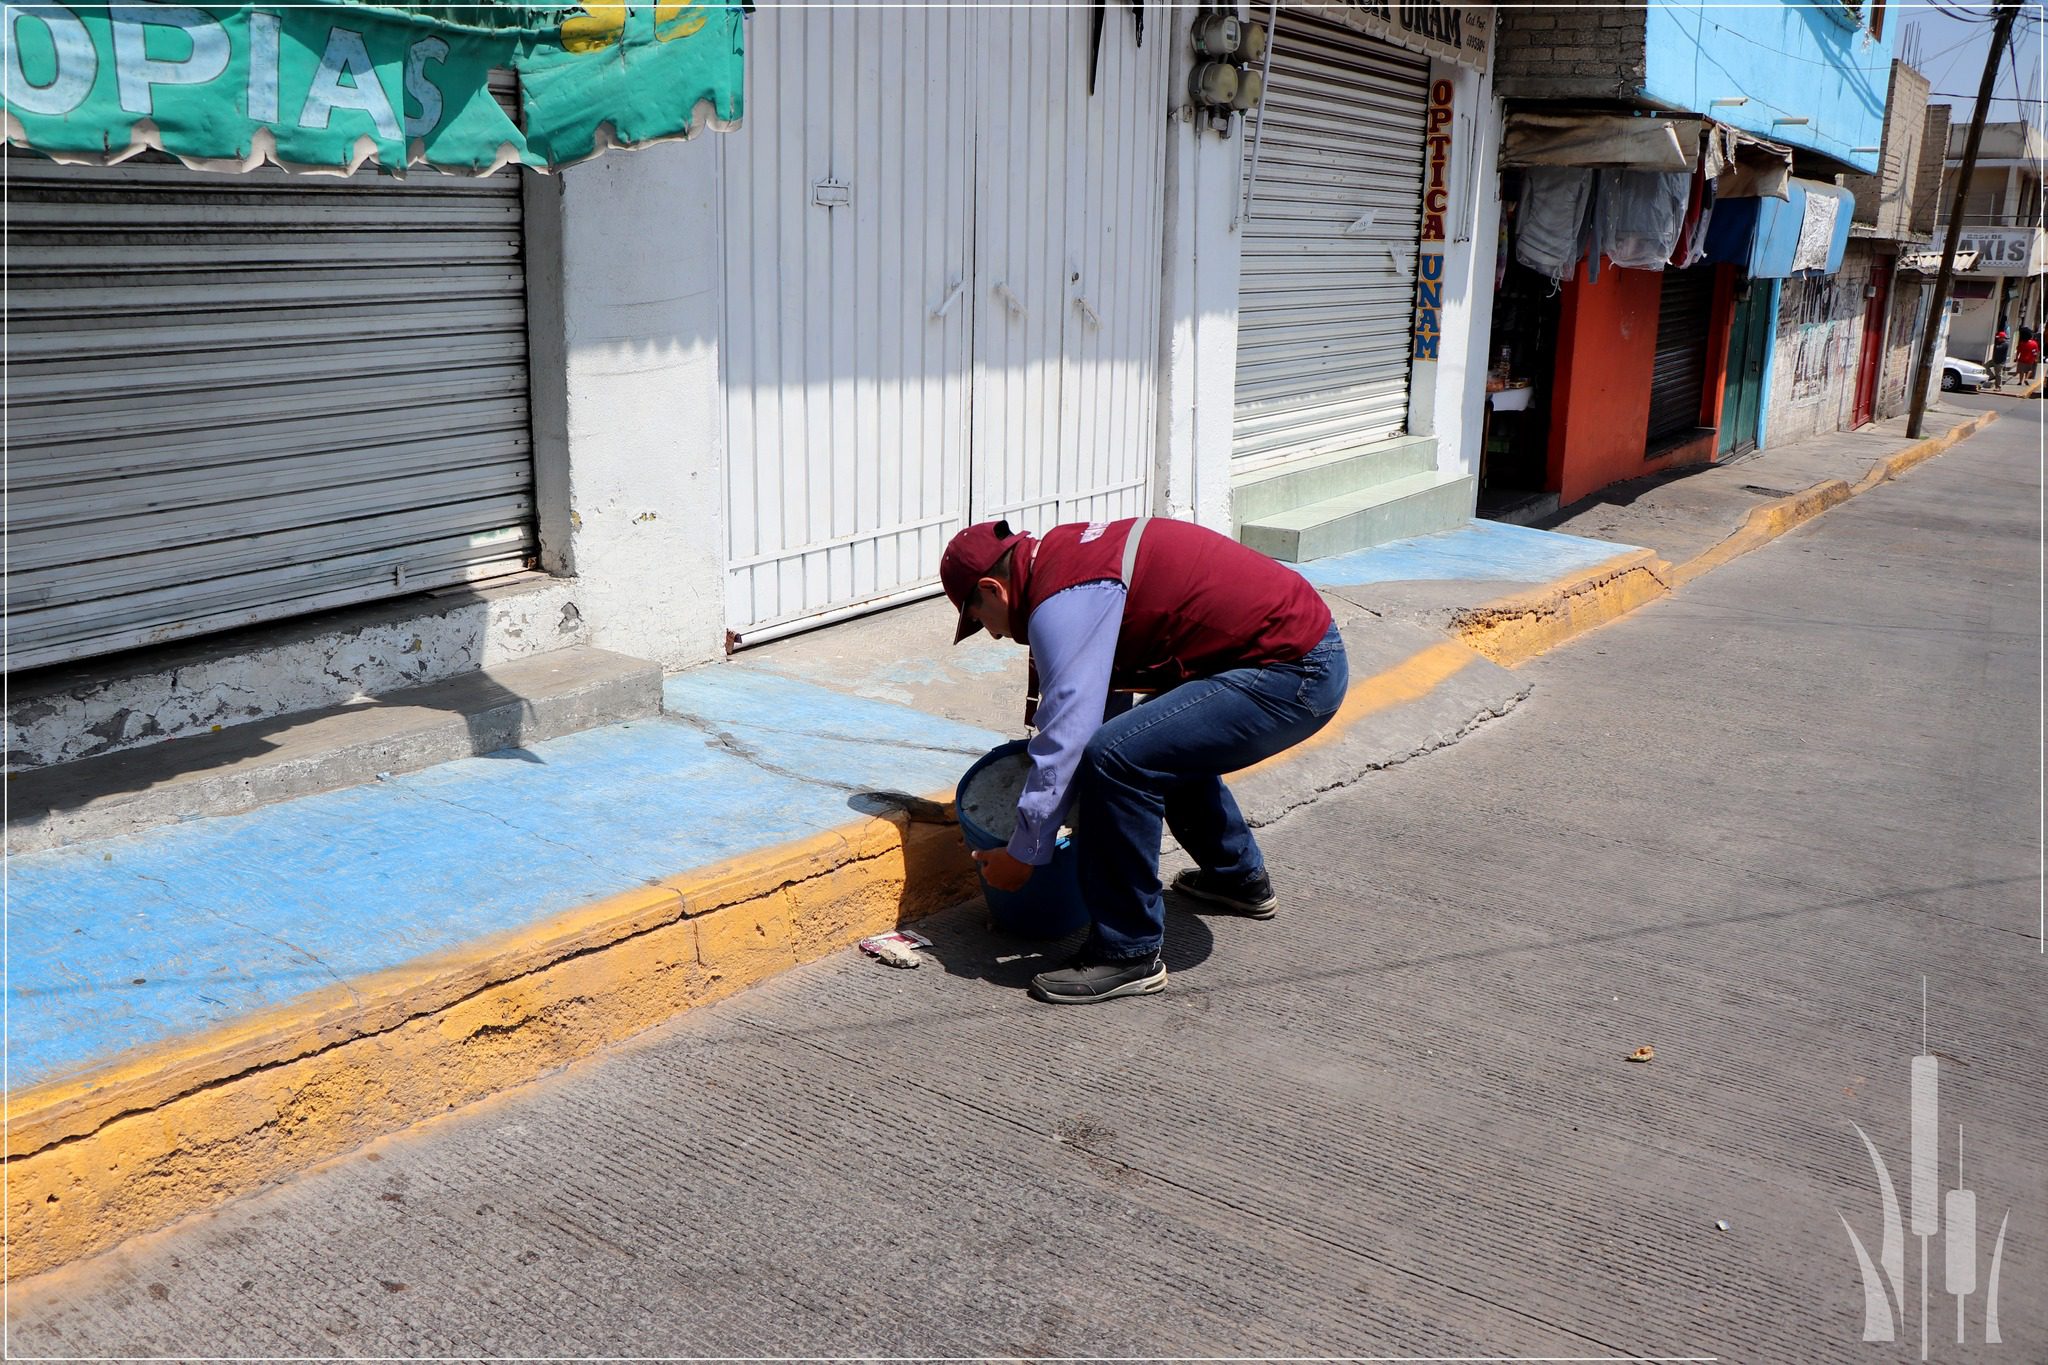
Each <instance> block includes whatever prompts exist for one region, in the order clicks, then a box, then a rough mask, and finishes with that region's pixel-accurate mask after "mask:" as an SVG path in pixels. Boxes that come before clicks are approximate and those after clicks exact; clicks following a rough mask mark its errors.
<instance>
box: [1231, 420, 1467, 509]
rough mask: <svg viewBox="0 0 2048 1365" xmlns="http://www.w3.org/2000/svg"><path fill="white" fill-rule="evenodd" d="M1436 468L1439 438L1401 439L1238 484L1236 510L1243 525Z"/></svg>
mask: <svg viewBox="0 0 2048 1365" xmlns="http://www.w3.org/2000/svg"><path fill="white" fill-rule="evenodd" d="M1434 468H1436V439H1435V438H1434V437H1430V436H1399V437H1396V438H1395V439H1393V440H1391V441H1375V442H1374V443H1373V444H1371V445H1366V446H1354V447H1352V448H1350V449H1347V450H1334V451H1324V452H1322V453H1321V454H1317V455H1310V456H1306V457H1304V458H1302V459H1298V460H1290V461H1288V462H1287V463H1286V464H1282V465H1275V466H1273V467H1272V468H1271V469H1262V470H1260V471H1259V472H1258V473H1256V474H1249V475H1246V476H1244V477H1243V478H1241V479H1236V480H1233V481H1232V484H1231V490H1230V500H1231V510H1232V512H1233V514H1234V515H1235V516H1236V518H1237V523H1238V525H1240V526H1242V525H1244V524H1245V523H1247V522H1263V521H1266V520H1267V519H1268V518H1270V517H1272V516H1274V515H1276V514H1278V513H1281V512H1286V511H1289V510H1291V509H1293V508H1296V507H1306V506H1307V505H1308V504H1309V503H1312V502H1323V501H1326V500H1327V499H1330V498H1339V497H1342V496H1344V495H1345V494H1346V493H1357V492H1361V491H1363V490H1364V489H1367V488H1371V487H1372V486H1373V485H1375V484H1382V483H1392V482H1393V481H1394V480H1395V479H1405V478H1407V477H1408V476H1409V475H1411V474H1421V473H1424V472H1426V471H1428V470H1431V469H1434Z"/></svg>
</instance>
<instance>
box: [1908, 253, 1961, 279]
mask: <svg viewBox="0 0 2048 1365" xmlns="http://www.w3.org/2000/svg"><path fill="white" fill-rule="evenodd" d="M1976 268H1977V253H1976V252H1974V251H1958V252H1957V253H1956V274H1958V275H1967V274H1969V273H1970V272H1971V271H1973V270H1975V269H1976ZM1899 269H1901V270H1911V271H1914V272H1916V273H1918V274H1921V275H1933V274H1937V273H1939V272H1940V270H1941V253H1940V252H1939V251H1908V252H1905V253H1903V254H1901V255H1900V257H1899Z"/></svg>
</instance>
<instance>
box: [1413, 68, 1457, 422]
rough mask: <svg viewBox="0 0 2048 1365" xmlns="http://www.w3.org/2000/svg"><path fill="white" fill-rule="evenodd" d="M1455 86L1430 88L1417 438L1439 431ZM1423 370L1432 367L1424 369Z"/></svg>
mask: <svg viewBox="0 0 2048 1365" xmlns="http://www.w3.org/2000/svg"><path fill="white" fill-rule="evenodd" d="M1451 95H1452V91H1451V83H1450V81H1449V80H1448V79H1446V78H1444V77H1441V76H1439V77H1438V78H1437V79H1435V80H1434V81H1431V82H1430V86H1429V121H1428V123H1427V124H1426V125H1425V131H1426V144H1427V146H1428V148H1429V162H1428V168H1427V174H1426V176H1425V178H1424V180H1423V182H1422V235H1421V241H1420V242H1419V244H1418V245H1417V247H1416V251H1415V344H1414V346H1413V347H1412V348H1411V350H1410V351H1409V356H1410V359H1411V361H1412V362H1413V363H1412V368H1411V370H1410V373H1409V379H1408V383H1409V392H1410V394H1412V395H1413V397H1412V398H1411V400H1410V404H1409V407H1410V412H1411V418H1410V421H1409V424H1408V429H1409V430H1410V431H1412V432H1415V433H1416V434H1418V435H1423V434H1427V433H1429V432H1432V431H1434V430H1435V429H1436V413H1435V408H1436V362H1437V358H1438V357H1437V353H1438V351H1439V350H1440V349H1441V347H1442V344H1443V315H1444V242H1445V239H1446V238H1447V237H1448V236H1449V233H1448V232H1447V231H1446V230H1445V227H1444V220H1445V219H1446V218H1447V217H1449V215H1450V208H1451V190H1450V185H1451V175H1450V172H1451ZM1424 365H1427V366H1429V368H1428V369H1426V370H1425V369H1423V368H1422V367H1423V366H1424Z"/></svg>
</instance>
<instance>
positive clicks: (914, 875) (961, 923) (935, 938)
mask: <svg viewBox="0 0 2048 1365" xmlns="http://www.w3.org/2000/svg"><path fill="white" fill-rule="evenodd" d="M846 804H847V805H848V806H850V807H852V808H853V809H854V810H856V811H859V812H860V813H861V814H863V815H877V816H885V817H886V816H891V815H901V816H903V817H905V818H906V819H908V820H909V821H911V822H913V823H920V824H936V825H946V826H953V825H954V824H955V822H954V816H953V813H952V811H951V810H949V809H948V808H947V807H946V806H945V805H943V804H942V803H940V802H937V801H933V800H930V799H928V798H925V797H919V796H913V795H910V794H909V793H906V792H898V791H880V790H876V791H862V792H857V793H855V794H854V796H853V797H852V798H851V799H850V800H848V801H847V803H846ZM955 833H956V834H957V833H958V830H957V826H956V827H955ZM959 856H960V860H961V864H962V867H963V868H964V867H966V866H967V865H968V858H969V854H968V852H967V845H966V842H965V841H964V840H962V841H960V844H959ZM1185 861H1186V857H1185V855H1184V854H1181V853H1180V852H1179V849H1178V847H1177V846H1174V847H1170V849H1169V857H1168V859H1167V860H1166V861H1164V862H1162V865H1161V868H1160V871H1161V873H1162V874H1163V876H1164V878H1165V880H1166V881H1167V882H1168V883H1169V884H1170V883H1171V881H1172V876H1173V871H1174V864H1175V863H1176V862H1185ZM925 872H926V874H927V875H929V872H930V868H929V866H928V865H927V867H926V868H925ZM918 881H919V876H918V871H917V869H911V870H910V873H909V877H908V879H907V880H906V882H905V885H904V888H903V902H904V913H903V914H902V915H901V916H900V917H899V918H898V921H897V923H898V924H899V925H900V926H901V927H903V928H906V929H915V930H916V931H917V932H918V933H920V934H923V935H924V936H925V937H926V938H928V939H930V940H931V941H932V955H933V956H935V957H936V958H938V960H939V962H940V963H941V964H942V965H943V966H944V967H945V969H946V971H947V973H948V974H949V975H952V976H958V977H965V978H968V979H971V980H978V981H986V982H988V983H989V984H991V985H995V986H1007V987H1014V988H1015V989H1018V990H1022V989H1024V988H1025V987H1026V986H1028V985H1030V984H1031V978H1032V977H1034V976H1036V975H1038V974H1039V973H1040V972H1047V971H1054V970H1056V969H1058V968H1060V967H1064V966H1066V965H1067V963H1068V961H1069V960H1070V959H1072V957H1073V956H1074V954H1075V953H1077V952H1079V951H1080V949H1081V944H1082V943H1083V942H1084V941H1085V940H1086V938H1087V936H1088V931H1087V930H1086V929H1085V928H1084V929H1077V930H1075V931H1074V932H1072V933H1069V934H1062V935H1059V936H1056V937H1052V938H1046V937H1042V936H1031V935H1029V934H1025V933H1019V932H1006V931H1005V930H1003V929H998V928H997V927H996V926H995V925H994V923H993V921H992V920H991V917H990V915H989V909H988V904H987V902H986V901H984V900H983V899H982V898H981V896H980V895H979V894H975V895H972V896H970V897H969V898H968V899H967V900H965V901H961V902H960V903H958V904H956V905H953V906H950V907H948V908H947V909H944V910H940V911H937V912H935V913H931V914H924V915H919V914H914V913H911V911H910V907H911V906H913V905H917V906H924V907H929V906H930V905H931V903H932V895H931V891H930V888H929V887H925V886H920V885H918V884H917V883H918ZM948 885H949V886H951V885H952V883H951V882H950V881H949V882H948ZM1165 895H1166V945H1165V947H1164V948H1163V949H1162V950H1161V956H1163V957H1164V958H1165V959H1166V969H1167V971H1168V972H1181V971H1185V970H1187V969H1189V968H1192V967H1198V966H1200V965H1201V964H1202V963H1203V962H1206V961H1207V960H1208V958H1209V954H1210V953H1212V952H1214V951H1215V949H1216V936H1215V935H1214V934H1212V933H1211V932H1210V931H1209V926H1208V925H1207V924H1205V923H1204V922H1203V921H1202V919H1201V917H1200V916H1198V915H1195V914H1193V913H1191V912H1190V906H1191V904H1192V902H1190V901H1189V900H1188V899H1187V898H1185V897H1183V896H1180V895H1178V894H1176V893H1175V892H1174V891H1172V890H1170V889H1169V890H1167V891H1166V893H1165ZM947 899H951V896H950V895H948V897H947Z"/></svg>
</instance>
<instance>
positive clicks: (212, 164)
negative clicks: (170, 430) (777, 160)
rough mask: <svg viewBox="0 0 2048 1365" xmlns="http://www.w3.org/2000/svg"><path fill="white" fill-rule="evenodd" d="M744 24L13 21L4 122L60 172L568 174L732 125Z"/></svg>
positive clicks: (701, 10)
mask: <svg viewBox="0 0 2048 1365" xmlns="http://www.w3.org/2000/svg"><path fill="white" fill-rule="evenodd" d="M742 24H743V16H742V14H741V9H740V6H739V5H737V4H703V3H698V4H691V3H680V4H677V3H668V4H652V5H628V4H605V3H591V4H587V5H513V4H488V3H481V4H436V5H409V6H396V5H366V4H352V3H347V2H346V0H324V2H323V0H315V2H314V3H306V0H293V3H292V4H291V5H290V6H289V7H288V6H287V5H285V4H282V3H280V4H277V5H275V6H265V5H194V6H188V5H164V4H117V5H58V4H22V5H9V6H7V7H6V17H5V22H4V23H0V106H4V114H0V116H4V119H5V133H6V138H7V141H8V142H9V143H10V144H11V145H13V146H17V147H28V148H32V149H34V150H35V151H38V152H42V153H44V154H45V155H48V156H52V157H55V158H57V159H58V160H65V161H90V162H110V161H120V160H123V159H125V158H126V157H129V156H132V155H134V154H135V153H137V152H139V151H142V150H144V149H145V148H155V149H157V150H159V151H163V152H168V153H169V154H171V155H172V156H175V157H177V158H178V159H179V160H181V161H183V162H185V163H186V164H187V165H190V166H194V167H199V168H202V169H208V170H237V169H242V170H246V169H250V168H253V167H255V166H259V165H262V164H264V163H266V162H271V163H275V164H277V165H281V166H284V167H286V168H288V169H291V170H306V171H328V172H336V171H351V170H355V169H357V168H359V167H360V166H362V165H363V164H365V163H366V162H374V163H375V164H376V165H378V166H380V167H383V168H385V169H386V170H389V171H393V172H401V171H403V169H404V168H405V167H408V166H430V167H434V168H437V169H440V170H449V171H467V172H474V173H482V172H487V171H490V170H493V169H496V168H497V167H499V166H502V165H505V164H507V163H511V162H518V163H523V164H525V165H529V166H536V167H541V168H546V167H553V166H566V165H569V164H571V163H572V162H576V161H581V160H583V159H584V158H586V157H591V156H596V155H598V154H599V153H601V152H604V151H607V150H609V149H611V148H613V147H638V146H643V145H645V144H648V143H652V142H663V141H668V140H671V139H674V138H680V137H688V136H690V135H691V134H693V133H695V132H697V131H698V130H700V129H702V128H704V127H707V126H708V127H711V128H714V129H726V128H730V127H732V126H734V125H735V124H737V123H738V121H739V118H740V113H741V89H740V86H741V80H742V73H743V70H744V62H743V59H742V53H743V31H742ZM500 73H509V74H510V75H515V76H516V77H517V81H516V89H517V91H518V105H517V109H518V117H517V121H516V122H515V120H514V118H513V117H511V116H508V115H507V113H506V111H505V109H504V108H503V107H501V105H500V104H499V102H498V100H497V99H496V98H494V97H493V95H492V93H491V92H492V86H493V80H492V77H493V76H494V75H495V74H500ZM497 84H498V86H499V87H500V88H501V89H510V88H512V87H513V84H514V83H513V82H511V81H509V80H506V79H504V78H503V76H502V75H501V77H500V80H499V81H498V82H497Z"/></svg>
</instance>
